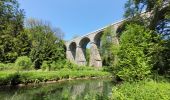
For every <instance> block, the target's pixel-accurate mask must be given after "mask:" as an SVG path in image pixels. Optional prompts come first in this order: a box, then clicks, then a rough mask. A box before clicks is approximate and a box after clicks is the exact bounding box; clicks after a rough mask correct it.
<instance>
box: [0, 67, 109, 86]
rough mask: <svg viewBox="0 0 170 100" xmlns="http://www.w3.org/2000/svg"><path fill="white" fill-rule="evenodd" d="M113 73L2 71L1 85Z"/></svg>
mask: <svg viewBox="0 0 170 100" xmlns="http://www.w3.org/2000/svg"><path fill="white" fill-rule="evenodd" d="M110 76H111V73H109V72H103V71H98V70H59V71H0V85H1V86H4V85H19V84H24V85H27V84H29V83H34V84H38V83H41V82H44V83H45V82H54V81H56V82H57V81H62V80H73V79H79V78H80V79H81V78H93V77H110Z"/></svg>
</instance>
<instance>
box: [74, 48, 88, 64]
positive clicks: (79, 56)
mask: <svg viewBox="0 0 170 100" xmlns="http://www.w3.org/2000/svg"><path fill="white" fill-rule="evenodd" d="M75 61H76V64H78V65H81V66H85V65H86V58H85V55H84V52H83V49H82V48H81V47H80V46H77V48H76V59H75Z"/></svg>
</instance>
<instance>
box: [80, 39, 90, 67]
mask: <svg viewBox="0 0 170 100" xmlns="http://www.w3.org/2000/svg"><path fill="white" fill-rule="evenodd" d="M79 46H80V47H81V48H82V51H83V55H84V57H85V60H86V65H89V60H90V49H89V47H90V39H89V38H88V37H85V38H83V39H82V40H81V41H80V43H79Z"/></svg>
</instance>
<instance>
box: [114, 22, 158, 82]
mask: <svg viewBox="0 0 170 100" xmlns="http://www.w3.org/2000/svg"><path fill="white" fill-rule="evenodd" d="M158 38H159V37H158V36H156V35H154V34H153V32H152V31H150V30H148V29H146V28H144V27H142V26H139V25H129V26H128V27H127V28H126V31H125V32H124V33H123V34H122V36H121V38H120V49H119V52H118V58H119V59H118V66H117V67H116V68H115V74H116V75H117V76H118V77H120V78H121V79H122V80H127V81H130V80H136V79H137V80H140V79H144V78H146V77H147V76H148V75H149V74H150V73H151V69H152V68H153V64H154V62H153V61H152V58H153V57H154V54H156V53H157V50H159V48H160V47H159V44H158V43H157V40H158Z"/></svg>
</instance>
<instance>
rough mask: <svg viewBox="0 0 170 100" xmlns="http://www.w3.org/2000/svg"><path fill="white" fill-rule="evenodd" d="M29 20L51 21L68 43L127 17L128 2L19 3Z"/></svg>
mask: <svg viewBox="0 0 170 100" xmlns="http://www.w3.org/2000/svg"><path fill="white" fill-rule="evenodd" d="M18 1H19V3H20V8H22V9H24V10H25V12H26V13H25V14H26V18H36V19H42V20H46V21H49V22H51V24H52V26H54V27H59V28H60V29H61V30H62V31H63V32H64V33H65V37H64V39H65V40H70V39H71V38H72V37H73V36H75V35H79V36H81V35H85V34H87V33H89V32H92V31H95V30H97V29H99V28H102V27H104V26H106V25H109V24H111V23H114V22H116V21H119V20H121V19H122V18H123V13H124V3H125V2H126V1H127V0H18Z"/></svg>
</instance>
